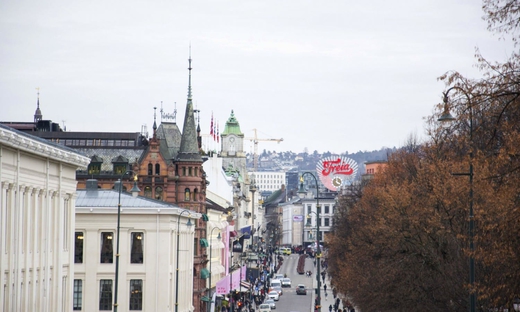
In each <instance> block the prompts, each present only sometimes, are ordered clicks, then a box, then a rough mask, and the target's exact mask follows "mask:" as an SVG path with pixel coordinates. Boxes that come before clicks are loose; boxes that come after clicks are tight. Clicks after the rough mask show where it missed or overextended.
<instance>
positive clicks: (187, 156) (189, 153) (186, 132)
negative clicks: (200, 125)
mask: <svg viewBox="0 0 520 312" xmlns="http://www.w3.org/2000/svg"><path fill="white" fill-rule="evenodd" d="M188 70H189V81H188V101H187V103H186V113H185V114H184V125H183V127H182V137H181V146H180V149H179V154H177V160H180V161H200V162H202V157H201V156H200V153H199V147H198V145H199V144H198V140H197V129H196V127H195V113H194V109H193V101H192V98H191V46H190V58H189V68H188Z"/></svg>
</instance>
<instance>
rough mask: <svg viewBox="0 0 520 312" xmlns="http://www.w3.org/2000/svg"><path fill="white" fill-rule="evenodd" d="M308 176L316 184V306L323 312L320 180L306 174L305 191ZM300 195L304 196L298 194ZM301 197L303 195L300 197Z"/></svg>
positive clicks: (301, 184) (301, 180)
mask: <svg viewBox="0 0 520 312" xmlns="http://www.w3.org/2000/svg"><path fill="white" fill-rule="evenodd" d="M306 174H308V175H310V176H311V177H312V178H313V179H314V182H315V183H316V258H317V259H316V282H317V288H316V306H317V311H318V312H321V280H320V277H321V272H320V257H321V248H320V221H321V220H320V190H319V186H318V179H316V176H315V175H314V174H312V172H304V173H302V175H301V176H300V189H303V177H304V176H305V175H306ZM298 193H299V194H303V193H300V192H298ZM300 196H301V195H300Z"/></svg>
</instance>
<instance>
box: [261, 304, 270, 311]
mask: <svg viewBox="0 0 520 312" xmlns="http://www.w3.org/2000/svg"><path fill="white" fill-rule="evenodd" d="M259 312H271V306H270V305H269V304H267V303H262V304H261V305H260V310H259Z"/></svg>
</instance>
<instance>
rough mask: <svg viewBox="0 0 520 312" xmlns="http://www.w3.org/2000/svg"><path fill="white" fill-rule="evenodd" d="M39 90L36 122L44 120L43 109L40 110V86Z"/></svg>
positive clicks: (35, 113) (35, 115)
mask: <svg viewBox="0 0 520 312" xmlns="http://www.w3.org/2000/svg"><path fill="white" fill-rule="evenodd" d="M36 90H38V100H37V102H36V111H35V112H34V123H37V122H38V121H40V120H42V118H43V116H42V111H41V110H40V88H36Z"/></svg>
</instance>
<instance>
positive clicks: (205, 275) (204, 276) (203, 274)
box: [200, 268, 210, 279]
mask: <svg viewBox="0 0 520 312" xmlns="http://www.w3.org/2000/svg"><path fill="white" fill-rule="evenodd" d="M209 274H210V273H209V270H208V269H206V268H202V270H200V278H201V279H207V278H208V277H209Z"/></svg>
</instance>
